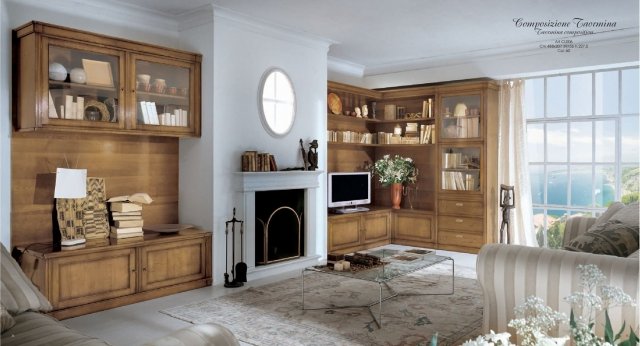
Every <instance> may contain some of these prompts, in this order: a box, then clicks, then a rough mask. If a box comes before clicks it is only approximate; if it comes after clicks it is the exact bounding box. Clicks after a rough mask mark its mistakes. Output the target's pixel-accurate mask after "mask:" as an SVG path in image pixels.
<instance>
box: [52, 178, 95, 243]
mask: <svg viewBox="0 0 640 346" xmlns="http://www.w3.org/2000/svg"><path fill="white" fill-rule="evenodd" d="M53 196H54V198H55V199H56V216H57V219H58V226H59V229H60V240H61V242H60V245H62V246H73V245H78V244H83V243H85V242H86V239H85V237H84V224H83V210H84V198H85V197H87V170H86V169H68V168H58V169H57V170H56V185H55V190H54V195H53Z"/></svg>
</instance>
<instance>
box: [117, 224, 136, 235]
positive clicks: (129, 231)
mask: <svg viewBox="0 0 640 346" xmlns="http://www.w3.org/2000/svg"><path fill="white" fill-rule="evenodd" d="M132 233H141V234H142V233H143V232H142V226H138V227H116V226H111V234H117V235H124V234H132Z"/></svg>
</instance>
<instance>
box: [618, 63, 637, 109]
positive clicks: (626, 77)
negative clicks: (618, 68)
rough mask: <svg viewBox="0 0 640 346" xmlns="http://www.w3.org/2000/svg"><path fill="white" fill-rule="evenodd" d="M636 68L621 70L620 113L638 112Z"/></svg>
mask: <svg viewBox="0 0 640 346" xmlns="http://www.w3.org/2000/svg"><path fill="white" fill-rule="evenodd" d="M638 84H639V82H638V69H637V68H632V69H627V70H622V114H633V113H638V95H640V91H639V88H638Z"/></svg>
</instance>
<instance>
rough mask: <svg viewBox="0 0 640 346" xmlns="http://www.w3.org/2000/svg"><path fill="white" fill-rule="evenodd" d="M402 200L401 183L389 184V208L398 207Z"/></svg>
mask: <svg viewBox="0 0 640 346" xmlns="http://www.w3.org/2000/svg"><path fill="white" fill-rule="evenodd" d="M401 201H402V183H393V184H391V208H393V209H400V202H401Z"/></svg>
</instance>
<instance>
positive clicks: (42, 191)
mask: <svg viewBox="0 0 640 346" xmlns="http://www.w3.org/2000/svg"><path fill="white" fill-rule="evenodd" d="M11 146H12V147H11V175H12V177H11V242H12V244H13V245H28V244H31V243H36V242H51V241H52V239H53V206H54V199H53V187H54V182H55V174H52V173H54V172H55V170H56V168H57V167H67V163H66V162H67V161H68V162H69V167H71V168H86V169H87V174H88V175H89V176H91V177H102V178H105V185H106V191H107V197H112V196H118V195H128V194H132V193H135V192H147V193H148V194H149V195H150V196H151V198H153V199H154V201H153V203H151V204H150V205H145V206H144V207H143V218H144V222H145V224H156V223H177V222H178V163H179V160H178V153H179V150H178V146H179V142H178V139H177V138H168V137H149V136H127V135H110V134H93V133H92V134H85V133H73V134H71V133H63V132H60V133H58V132H49V133H47V132H41V131H37V132H21V133H14V134H13V138H12V140H11ZM65 156H66V161H65Z"/></svg>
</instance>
